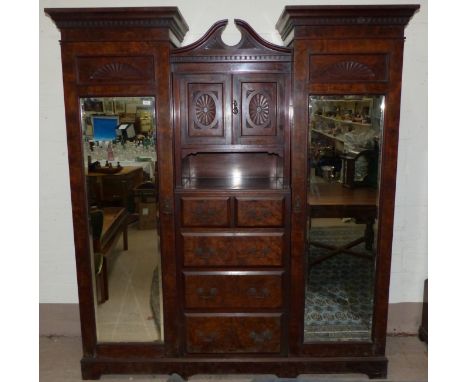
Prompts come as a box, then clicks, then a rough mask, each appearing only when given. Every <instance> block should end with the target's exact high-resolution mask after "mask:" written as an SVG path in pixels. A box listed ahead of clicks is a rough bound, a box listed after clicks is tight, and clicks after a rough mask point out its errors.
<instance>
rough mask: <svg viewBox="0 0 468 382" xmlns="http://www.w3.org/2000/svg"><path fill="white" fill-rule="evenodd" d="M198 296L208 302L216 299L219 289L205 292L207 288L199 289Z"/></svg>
mask: <svg viewBox="0 0 468 382" xmlns="http://www.w3.org/2000/svg"><path fill="white" fill-rule="evenodd" d="M197 294H198V297H200V298H202V299H204V300H208V299H212V298H215V297H216V296H217V295H218V289H217V288H210V289H208V290H205V288H197Z"/></svg>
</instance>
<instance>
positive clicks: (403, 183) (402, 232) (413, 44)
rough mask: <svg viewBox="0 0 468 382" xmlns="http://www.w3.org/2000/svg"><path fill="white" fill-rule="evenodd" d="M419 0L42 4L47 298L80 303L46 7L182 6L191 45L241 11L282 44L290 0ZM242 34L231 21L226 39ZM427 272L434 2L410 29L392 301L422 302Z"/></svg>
mask: <svg viewBox="0 0 468 382" xmlns="http://www.w3.org/2000/svg"><path fill="white" fill-rule="evenodd" d="M408 2H409V3H411V1H397V0H391V1H388V2H383V1H351V2H349V1H287V0H284V1H283V0H281V1H280V0H254V1H244V0H242V1H240V0H237V1H232V0H209V1H200V0H199V1H194V0H192V1H191V0H172V1H130V0H112V1H107V0H87V1H85V0H44V1H41V3H40V15H39V17H40V140H39V143H40V170H39V175H40V302H41V303H76V302H78V296H77V286H76V272H75V260H74V244H73V227H72V216H71V203H70V196H69V195H70V186H69V176H68V166H67V147H66V134H65V116H64V115H65V111H64V103H63V86H62V78H61V61H60V46H59V43H58V40H59V39H60V34H59V31H58V30H57V28H56V27H55V25H54V24H53V22H52V21H51V20H50V19H49V18H48V17H46V16H45V15H44V13H43V11H42V10H43V8H45V7H123V6H162V5H174V6H178V7H179V9H180V11H181V13H182V15H183V16H184V18H185V19H186V21H187V23H188V25H189V28H190V30H189V32H188V33H187V35H186V38H185V40H184V43H183V45H187V44H189V43H191V42H193V41H195V40H197V39H198V38H200V37H201V36H202V35H203V34H204V33H205V32H206V31H207V29H208V28H209V27H210V26H211V25H212V24H213V23H214V22H215V21H217V20H220V19H225V18H229V19H230V20H232V19H234V18H240V19H243V20H245V21H247V22H248V23H249V24H250V25H251V26H252V27H253V28H254V29H255V30H256V31H257V32H258V33H259V34H260V35H261V36H262V37H263V38H265V39H266V40H268V41H271V42H273V43H276V44H281V39H280V37H279V34H278V33H277V32H276V30H275V23H276V21H277V20H278V18H279V16H280V14H281V12H282V10H283V8H284V6H285V5H287V4H385V3H387V4H390V3H392V4H396V3H408ZM239 36H240V34H239V32H238V31H237V30H236V29H235V28H234V27H233V26H232V23H230V24H229V26H228V28H227V30H226V31H225V34H224V35H223V38H224V39H225V41H226V43H228V44H234V43H236V42H237V40H238V38H239ZM426 277H427V3H426V1H424V2H421V10H420V11H419V13H418V14H416V15H415V17H414V18H413V19H412V20H411V21H410V24H409V26H408V27H407V29H406V44H405V58H404V68H403V90H402V108H401V122H400V151H399V156H398V180H397V196H396V211H395V234H394V242H393V263H392V277H391V285H390V302H392V303H397V302H418V301H422V286H423V280H424V279H425V278H426Z"/></svg>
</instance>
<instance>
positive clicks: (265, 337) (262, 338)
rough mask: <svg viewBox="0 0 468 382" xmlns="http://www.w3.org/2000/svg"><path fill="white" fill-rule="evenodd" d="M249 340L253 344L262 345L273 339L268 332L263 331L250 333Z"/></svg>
mask: <svg viewBox="0 0 468 382" xmlns="http://www.w3.org/2000/svg"><path fill="white" fill-rule="evenodd" d="M250 338H251V339H252V340H253V341H254V342H255V343H264V342H266V341H271V339H272V338H273V334H272V333H271V331H270V330H265V331H263V332H261V333H257V332H256V331H251V332H250Z"/></svg>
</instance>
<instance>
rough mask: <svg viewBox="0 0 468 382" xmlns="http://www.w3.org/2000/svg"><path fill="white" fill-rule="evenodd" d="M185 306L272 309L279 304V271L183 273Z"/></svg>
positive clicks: (281, 275)
mask: <svg viewBox="0 0 468 382" xmlns="http://www.w3.org/2000/svg"><path fill="white" fill-rule="evenodd" d="M183 275H184V289H185V307H186V308H189V309H206V308H211V309H216V308H218V309H246V308H249V309H252V308H259V309H267V308H268V309H275V308H281V306H282V277H283V271H268V272H252V271H231V272H187V271H186V272H184V273H183Z"/></svg>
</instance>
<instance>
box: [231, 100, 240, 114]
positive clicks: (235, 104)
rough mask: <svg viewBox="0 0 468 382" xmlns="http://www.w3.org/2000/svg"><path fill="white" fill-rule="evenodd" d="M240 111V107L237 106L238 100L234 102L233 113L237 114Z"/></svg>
mask: <svg viewBox="0 0 468 382" xmlns="http://www.w3.org/2000/svg"><path fill="white" fill-rule="evenodd" d="M237 113H239V109H238V108H237V101H234V102H233V103H232V114H237Z"/></svg>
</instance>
